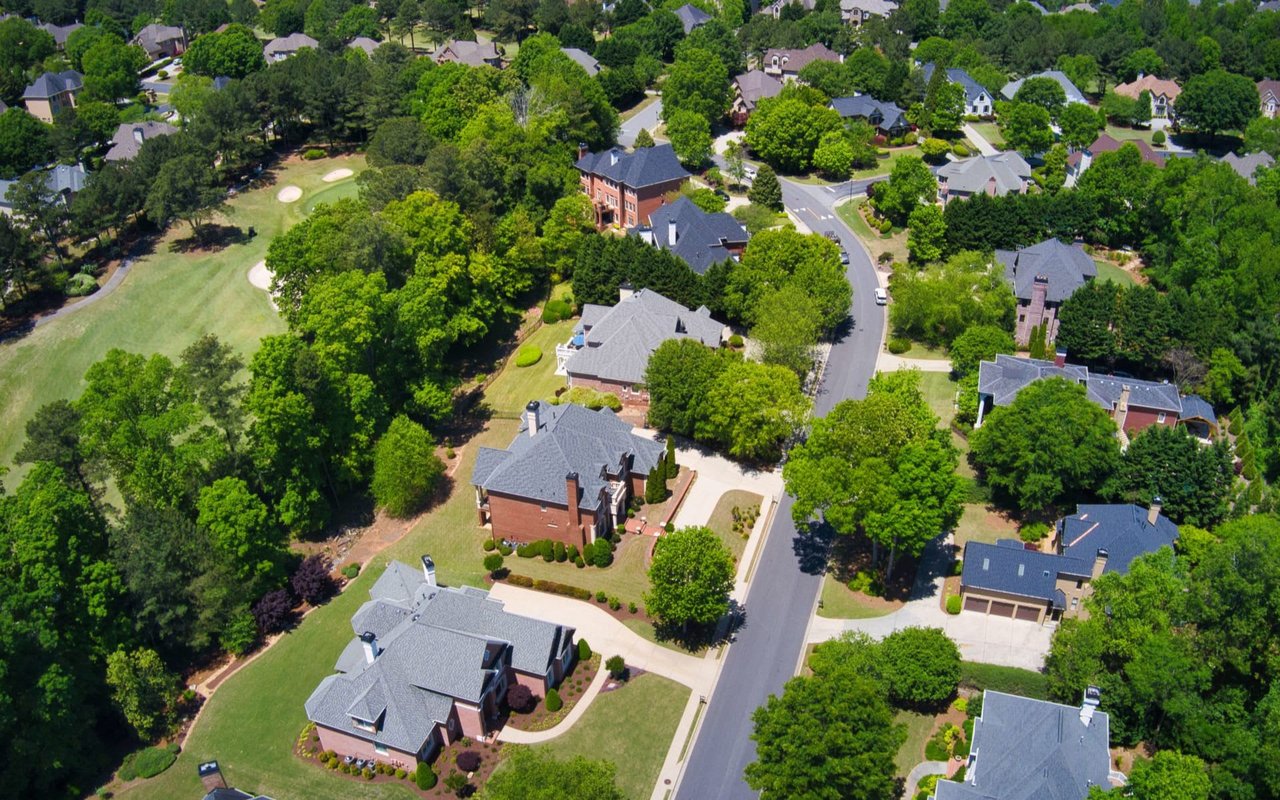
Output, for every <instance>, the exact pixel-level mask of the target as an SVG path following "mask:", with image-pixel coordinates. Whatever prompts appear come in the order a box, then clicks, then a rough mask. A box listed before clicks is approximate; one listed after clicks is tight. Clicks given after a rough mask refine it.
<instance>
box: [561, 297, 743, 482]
mask: <svg viewBox="0 0 1280 800" xmlns="http://www.w3.org/2000/svg"><path fill="white" fill-rule="evenodd" d="M618 297H619V299H618V303H617V305H613V306H600V305H595V304H594V303H587V304H586V305H584V306H583V307H582V316H581V317H580V318H579V320H578V325H577V327H576V328H574V331H573V336H572V337H570V339H569V341H568V342H566V343H564V344H562V345H559V346H557V347H556V374H560V375H565V376H567V377H568V379H569V386H570V387H571V388H572V387H577V386H585V387H587V388H590V389H595V390H597V391H601V392H612V393H614V394H616V395H617V396H618V398H619V399H620V400H622V404H623V405H624V406H626V407H627V408H632V409H647V408H648V406H649V392H648V390H647V389H645V386H644V372H645V369H646V368H648V366H649V356H650V355H652V354H653V351H654V350H657V349H658V347H659V346H661V345H662V343H663V342H665V341H667V340H668V339H693V340H695V341H698V342H701V343H702V344H704V345H706V346H707V347H719V346H720V345H721V344H723V343H724V341H725V340H726V339H727V338H728V336H729V326H727V325H725V324H724V323H723V322H718V321H716V320H714V319H712V318H711V312H710V311H709V310H707V307H706V306H700V307H699V308H698V309H697V310H696V311H690V310H689V309H688V308H686V307H684V306H682V305H680V304H679V303H677V302H675V301H674V300H669V299H667V298H666V297H663V296H662V295H660V294H658V293H657V292H655V291H653V290H651V289H640V290H639V291H634V290H633V289H632V287H631V284H628V283H624V284H623V285H622V287H621V288H620V289H619V290H618ZM645 474H646V475H647V474H648V471H647V470H646V472H645Z"/></svg>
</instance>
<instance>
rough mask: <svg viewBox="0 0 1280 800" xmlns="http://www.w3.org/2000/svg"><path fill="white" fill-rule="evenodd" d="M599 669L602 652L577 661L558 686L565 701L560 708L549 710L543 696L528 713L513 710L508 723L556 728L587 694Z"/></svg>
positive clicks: (528, 727)
mask: <svg viewBox="0 0 1280 800" xmlns="http://www.w3.org/2000/svg"><path fill="white" fill-rule="evenodd" d="M599 671H600V654H599V653H592V654H591V658H589V659H587V660H586V661H579V662H576V663H575V665H574V668H573V671H572V672H570V673H569V674H568V675H566V676H565V679H564V680H563V681H561V682H560V686H559V687H557V689H556V691H557V692H558V693H559V695H560V700H561V701H562V702H563V703H564V705H563V706H561V708H560V710H558V711H550V710H548V709H547V703H546V698H542V699H541V700H540V702H538V704H537V705H536V706H534V708H533V710H532V711H530V712H528V713H524V714H521V713H519V712H516V711H512V712H511V716H510V717H509V718H508V719H507V724H508V725H510V726H511V727H513V728H519V729H520V730H522V731H545V730H547V729H549V728H554V727H555V726H556V725H559V724H560V722H561V721H562V720H563V719H564V718H565V717H567V716H568V715H569V712H570V711H572V710H573V707H574V706H576V705H577V704H578V701H579V700H581V699H582V696H583V695H584V694H586V691H587V687H588V686H590V685H591V681H592V680H594V679H595V677H596V673H597V672H599Z"/></svg>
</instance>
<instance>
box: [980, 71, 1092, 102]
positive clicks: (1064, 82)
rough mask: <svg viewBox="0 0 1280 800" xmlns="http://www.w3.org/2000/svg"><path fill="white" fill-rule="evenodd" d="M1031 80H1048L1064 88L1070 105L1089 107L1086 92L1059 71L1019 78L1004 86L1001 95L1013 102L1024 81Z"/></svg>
mask: <svg viewBox="0 0 1280 800" xmlns="http://www.w3.org/2000/svg"><path fill="white" fill-rule="evenodd" d="M1031 78H1048V79H1050V80H1052V81H1054V82H1055V83H1057V84H1058V85H1059V86H1061V87H1062V91H1063V92H1065V93H1066V95H1067V102H1068V103H1084V104H1086V105H1087V104H1088V102H1089V101H1088V100H1087V99H1085V96H1084V92H1082V91H1080V90H1079V89H1077V88H1076V85H1075V84H1074V83H1072V82H1071V79H1070V78H1068V77H1067V74H1066V73H1065V72H1063V71H1061V70H1057V69H1049V70H1045V71H1044V72H1037V73H1035V74H1034V75H1028V76H1027V77H1025V78H1019V79H1018V80H1016V81H1009V82H1008V83H1006V84H1005V85H1004V88H1003V89H1001V90H1000V94H1002V95H1004V96H1005V97H1006V98H1007V99H1009V100H1012V99H1013V96H1014V95H1016V94H1017V93H1018V89H1020V88H1022V83H1023V81H1026V80H1029V79H1031Z"/></svg>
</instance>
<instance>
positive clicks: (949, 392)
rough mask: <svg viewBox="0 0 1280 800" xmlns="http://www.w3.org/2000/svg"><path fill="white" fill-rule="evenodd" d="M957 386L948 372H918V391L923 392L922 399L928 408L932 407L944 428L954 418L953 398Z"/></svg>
mask: <svg viewBox="0 0 1280 800" xmlns="http://www.w3.org/2000/svg"><path fill="white" fill-rule="evenodd" d="M958 386H959V384H957V383H956V382H955V381H953V380H951V374H950V373H947V372H921V373H920V391H921V392H922V393H923V394H924V399H925V401H926V402H927V403H928V404H929V408H931V409H933V413H935V414H937V415H938V419H939V420H941V424H942V427H944V428H945V427H950V426H951V420H953V419H955V416H956V409H955V398H956V389H957V388H958Z"/></svg>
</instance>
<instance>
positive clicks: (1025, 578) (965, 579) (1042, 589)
mask: <svg viewBox="0 0 1280 800" xmlns="http://www.w3.org/2000/svg"><path fill="white" fill-rule="evenodd" d="M1093 566H1094V564H1093V554H1092V553H1090V554H1089V557H1088V558H1081V557H1067V556H1061V555H1058V554H1056V553H1042V552H1040V551H1039V550H1028V549H1026V548H1025V547H1024V546H1023V544H1022V542H1021V541H1019V540H1017V539H1001V540H999V541H997V542H996V543H995V544H988V543H987V542H978V541H972V542H969V543H967V544H966V545H965V548H964V567H963V570H962V572H961V573H960V588H961V591H962V592H963V593H964V594H965V595H968V594H970V593H972V592H974V591H978V592H982V593H984V594H985V593H987V592H995V593H999V594H1001V595H1012V596H1015V597H1019V598H1028V599H1032V600H1036V601H1040V602H1041V603H1050V604H1055V605H1054V608H1056V609H1057V610H1059V611H1061V610H1064V609H1063V608H1062V606H1061V605H1057V603H1059V602H1060V599H1061V598H1060V595H1059V591H1058V585H1057V584H1058V577H1059V575H1065V576H1068V577H1069V578H1071V579H1082V580H1083V579H1087V578H1090V577H1092V576H1093Z"/></svg>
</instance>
